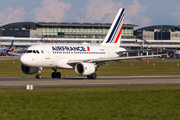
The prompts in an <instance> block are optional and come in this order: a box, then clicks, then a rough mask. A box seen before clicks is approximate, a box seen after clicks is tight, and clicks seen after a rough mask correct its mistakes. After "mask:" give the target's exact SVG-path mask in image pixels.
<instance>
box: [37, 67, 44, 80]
mask: <svg viewBox="0 0 180 120" xmlns="http://www.w3.org/2000/svg"><path fill="white" fill-rule="evenodd" d="M42 70H43V68H42V67H39V68H38V74H36V79H41V78H42V76H41V71H42Z"/></svg>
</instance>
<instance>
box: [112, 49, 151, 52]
mask: <svg viewBox="0 0 180 120" xmlns="http://www.w3.org/2000/svg"><path fill="white" fill-rule="evenodd" d="M147 50H148V51H152V50H151V49H144V50H125V51H117V52H116V53H124V52H142V51H147Z"/></svg>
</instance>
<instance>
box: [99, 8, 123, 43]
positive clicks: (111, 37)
mask: <svg viewBox="0 0 180 120" xmlns="http://www.w3.org/2000/svg"><path fill="white" fill-rule="evenodd" d="M124 14H125V9H124V8H121V9H119V11H118V13H117V15H116V17H115V19H114V21H113V23H112V25H111V28H110V29H109V32H108V34H107V35H106V37H105V39H104V41H103V43H102V44H105V45H110V44H113V45H114V44H116V45H117V46H119V45H120V38H121V33H122V27H123V20H124Z"/></svg>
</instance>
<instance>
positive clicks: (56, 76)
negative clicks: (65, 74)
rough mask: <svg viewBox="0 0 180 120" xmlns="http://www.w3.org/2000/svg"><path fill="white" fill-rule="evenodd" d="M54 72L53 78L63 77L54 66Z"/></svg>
mask: <svg viewBox="0 0 180 120" xmlns="http://www.w3.org/2000/svg"><path fill="white" fill-rule="evenodd" d="M53 70H54V72H53V73H52V74H51V77H52V78H61V73H60V72H57V69H55V68H53Z"/></svg>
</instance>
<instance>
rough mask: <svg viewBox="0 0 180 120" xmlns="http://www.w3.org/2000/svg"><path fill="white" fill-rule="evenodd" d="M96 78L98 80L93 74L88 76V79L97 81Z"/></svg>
mask: <svg viewBox="0 0 180 120" xmlns="http://www.w3.org/2000/svg"><path fill="white" fill-rule="evenodd" d="M96 78H97V75H96V73H93V74H91V75H87V79H96Z"/></svg>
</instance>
